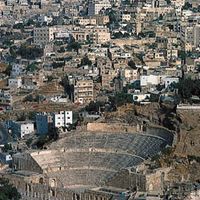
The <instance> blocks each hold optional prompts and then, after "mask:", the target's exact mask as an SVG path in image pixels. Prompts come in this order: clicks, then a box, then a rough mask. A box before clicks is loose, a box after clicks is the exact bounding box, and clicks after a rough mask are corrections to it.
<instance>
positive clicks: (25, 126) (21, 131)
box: [8, 121, 34, 138]
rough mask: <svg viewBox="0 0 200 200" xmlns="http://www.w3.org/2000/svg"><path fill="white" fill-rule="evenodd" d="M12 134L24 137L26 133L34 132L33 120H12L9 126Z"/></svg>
mask: <svg viewBox="0 0 200 200" xmlns="http://www.w3.org/2000/svg"><path fill="white" fill-rule="evenodd" d="M8 127H9V128H10V130H11V131H12V134H13V135H15V136H17V137H19V138H24V137H25V135H29V134H33V133H34V123H33V122H31V121H10V122H9V126H8Z"/></svg>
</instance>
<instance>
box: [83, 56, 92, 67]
mask: <svg viewBox="0 0 200 200" xmlns="http://www.w3.org/2000/svg"><path fill="white" fill-rule="evenodd" d="M84 65H89V66H91V65H92V61H91V60H90V59H89V58H88V57H87V56H84V57H83V58H82V59H81V66H84Z"/></svg>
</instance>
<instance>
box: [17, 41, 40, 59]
mask: <svg viewBox="0 0 200 200" xmlns="http://www.w3.org/2000/svg"><path fill="white" fill-rule="evenodd" d="M17 54H18V55H20V56H21V57H22V58H24V59H29V60H34V59H36V58H39V57H42V56H43V49H41V48H39V47H37V46H27V45H22V46H21V47H20V48H19V50H18V51H17Z"/></svg>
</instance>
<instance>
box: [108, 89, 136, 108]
mask: <svg viewBox="0 0 200 200" xmlns="http://www.w3.org/2000/svg"><path fill="white" fill-rule="evenodd" d="M109 100H110V102H111V104H112V105H114V106H117V107H118V106H122V105H124V104H126V103H133V96H132V95H131V94H127V93H124V92H120V93H116V95H115V96H114V97H113V96H111V97H110V99H109Z"/></svg>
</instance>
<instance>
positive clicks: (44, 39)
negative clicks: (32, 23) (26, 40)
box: [33, 27, 55, 45]
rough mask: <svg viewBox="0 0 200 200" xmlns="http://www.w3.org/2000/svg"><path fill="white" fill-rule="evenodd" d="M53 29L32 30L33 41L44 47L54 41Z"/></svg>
mask: <svg viewBox="0 0 200 200" xmlns="http://www.w3.org/2000/svg"><path fill="white" fill-rule="evenodd" d="M54 31H55V28H54V27H40V28H34V33H33V39H34V43H35V44H37V45H46V44H48V43H49V42H51V41H53V40H54Z"/></svg>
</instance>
